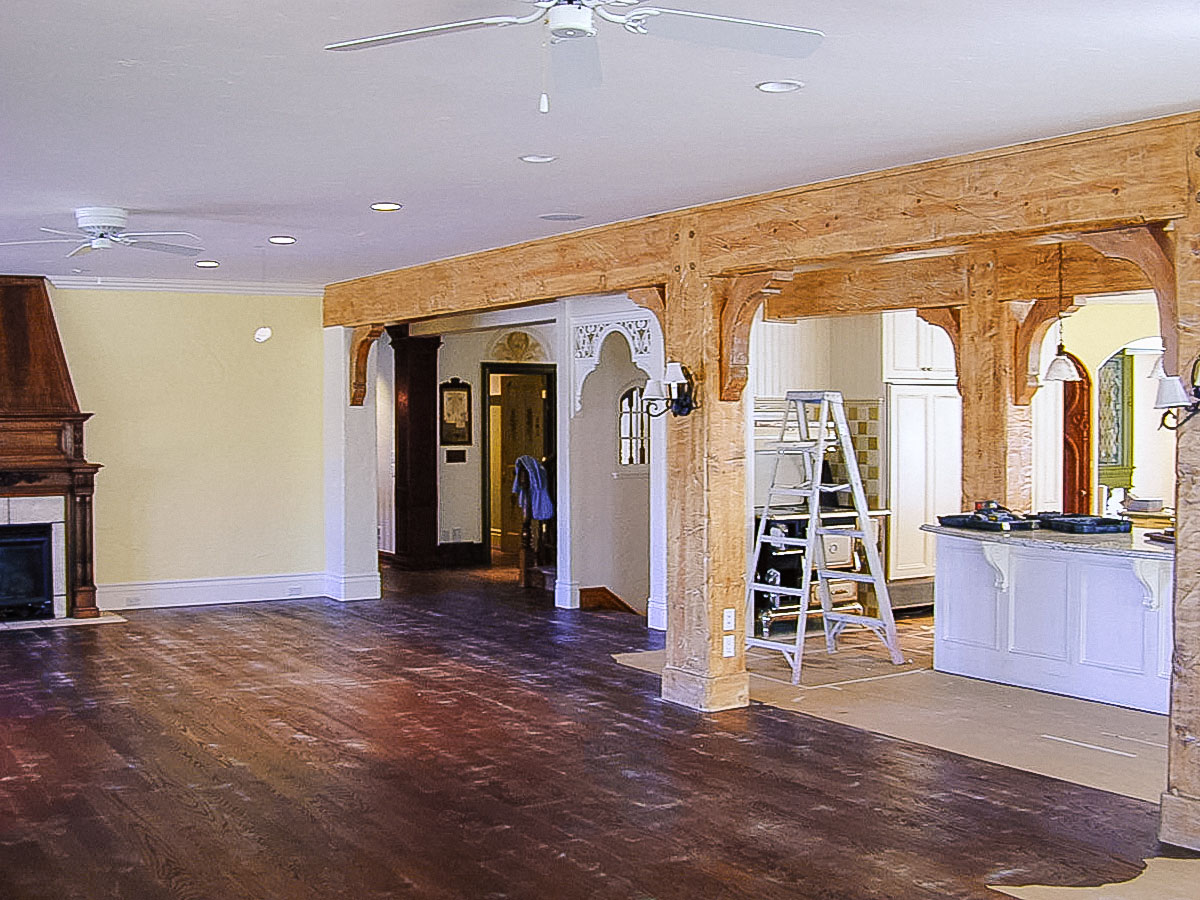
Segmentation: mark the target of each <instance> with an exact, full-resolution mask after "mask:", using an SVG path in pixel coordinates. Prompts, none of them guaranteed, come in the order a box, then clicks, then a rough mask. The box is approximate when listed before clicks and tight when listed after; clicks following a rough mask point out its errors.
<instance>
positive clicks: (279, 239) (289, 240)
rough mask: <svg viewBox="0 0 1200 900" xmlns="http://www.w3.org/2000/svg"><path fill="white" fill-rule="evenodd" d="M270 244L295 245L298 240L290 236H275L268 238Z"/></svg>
mask: <svg viewBox="0 0 1200 900" xmlns="http://www.w3.org/2000/svg"><path fill="white" fill-rule="evenodd" d="M267 243H268V244H294V243H296V239H295V238H294V237H292V236H291V235H290V234H273V235H271V236H270V237H269V238H267Z"/></svg>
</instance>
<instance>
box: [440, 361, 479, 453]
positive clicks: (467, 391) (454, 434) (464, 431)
mask: <svg viewBox="0 0 1200 900" xmlns="http://www.w3.org/2000/svg"><path fill="white" fill-rule="evenodd" d="M438 393H439V399H440V402H439V404H438V409H439V410H440V419H439V422H440V423H441V424H440V433H441V445H442V446H443V447H456V446H469V445H470V444H471V385H470V384H468V383H467V382H465V381H460V380H459V379H457V378H451V379H450V380H449V381H443V382H442V383H441V385H439V386H438Z"/></svg>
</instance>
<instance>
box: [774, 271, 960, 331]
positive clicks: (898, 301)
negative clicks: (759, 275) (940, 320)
mask: <svg viewBox="0 0 1200 900" xmlns="http://www.w3.org/2000/svg"><path fill="white" fill-rule="evenodd" d="M966 283H967V278H966V258H965V257H964V256H961V255H959V256H941V257H934V258H932V259H911V260H903V261H900V262H889V263H878V264H875V265H864V266H859V267H855V268H845V269H822V270H818V271H815V272H800V273H797V274H796V275H794V276H792V280H791V282H790V283H784V284H780V285H779V287H780V289H781V292H780V293H779V294H778V295H777V296H773V297H768V298H767V301H766V303H767V317H768V318H770V319H798V318H801V317H804V316H847V315H859V314H862V313H871V312H880V311H882V310H889V309H914V308H916V309H920V308H922V307H932V306H961V305H962V304H963V303H965V302H966V290H967V289H966Z"/></svg>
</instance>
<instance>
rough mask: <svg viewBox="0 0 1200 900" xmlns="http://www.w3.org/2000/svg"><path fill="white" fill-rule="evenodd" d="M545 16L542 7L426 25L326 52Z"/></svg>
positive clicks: (330, 46)
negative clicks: (523, 12)
mask: <svg viewBox="0 0 1200 900" xmlns="http://www.w3.org/2000/svg"><path fill="white" fill-rule="evenodd" d="M544 15H545V11H544V10H542V9H541V8H540V7H539V9H538V11H537V12H535V13H531V14H530V15H527V16H488V17H487V18H484V19H467V20H466V21H465V22H446V23H444V24H442V25H426V26H425V27H424V28H409V29H407V30H405V31H393V32H391V33H389V34H376V35H373V36H371V37H362V38H354V39H353V40H349V41H338V42H337V43H336V44H326V45H325V49H326V50H364V49H367V48H368V47H380V46H383V45H384V44H398V43H401V42H403V41H415V40H418V39H420V38H426V37H433V36H435V35H439V34H451V33H454V32H458V31H470V30H472V29H474V28H488V27H490V26H492V25H528V24H530V23H531V22H536V21H537V20H538V19H540V18H542V16H544Z"/></svg>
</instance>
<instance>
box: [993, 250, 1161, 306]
mask: <svg viewBox="0 0 1200 900" xmlns="http://www.w3.org/2000/svg"><path fill="white" fill-rule="evenodd" d="M1060 263H1061V267H1060ZM996 279H997V284H996V290H997V292H998V293H999V296H1000V299H1001V300H1038V299H1044V300H1049V299H1053V298H1057V297H1059V296H1060V295H1061V296H1064V297H1077V296H1079V295H1080V294H1115V293H1120V292H1122V291H1144V290H1149V289H1150V287H1151V285H1150V280H1149V279H1148V278H1147V277H1146V274H1145V273H1144V272H1142V270H1141V269H1139V268H1138V267H1137V266H1136V265H1134V264H1133V263H1131V262H1128V261H1126V260H1123V259H1115V258H1111V257H1107V256H1105V255H1104V254H1102V253H1100V252H1098V251H1096V250H1093V249H1091V248H1090V247H1087V246H1085V245H1084V244H1081V243H1078V242H1076V241H1071V242H1067V243H1058V244H1047V245H1042V246H1036V247H1031V246H1024V247H1012V246H1009V247H1003V248H1000V249H998V250H997V252H996Z"/></svg>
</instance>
